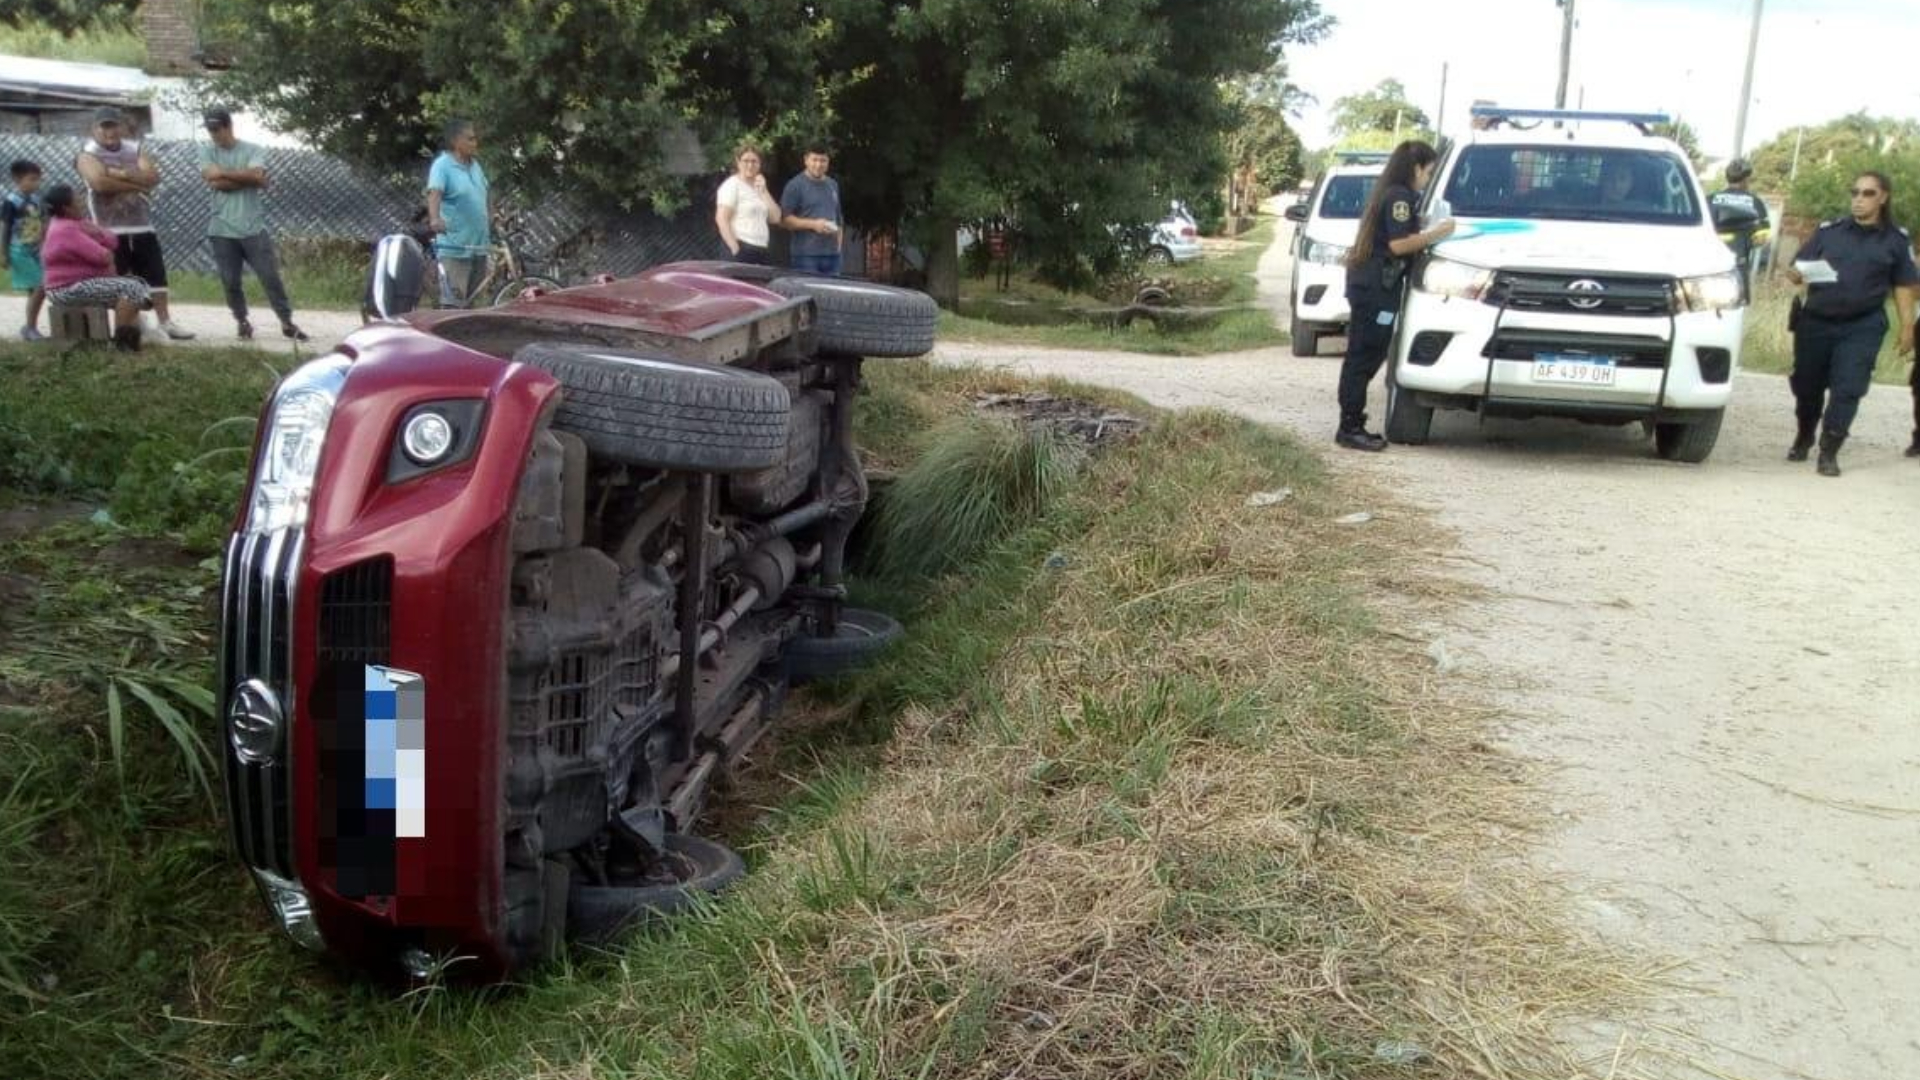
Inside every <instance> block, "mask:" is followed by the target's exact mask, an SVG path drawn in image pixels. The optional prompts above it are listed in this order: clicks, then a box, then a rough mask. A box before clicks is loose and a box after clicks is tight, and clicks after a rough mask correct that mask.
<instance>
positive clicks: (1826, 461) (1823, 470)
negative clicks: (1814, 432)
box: [1814, 431, 1847, 476]
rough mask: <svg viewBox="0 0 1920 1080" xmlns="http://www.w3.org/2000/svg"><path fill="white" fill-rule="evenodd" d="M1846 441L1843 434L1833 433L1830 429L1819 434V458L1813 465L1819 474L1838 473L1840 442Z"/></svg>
mask: <svg viewBox="0 0 1920 1080" xmlns="http://www.w3.org/2000/svg"><path fill="white" fill-rule="evenodd" d="M1846 441H1847V437H1846V436H1845V435H1835V434H1834V433H1833V432H1831V431H1825V432H1821V434H1820V460H1819V462H1818V463H1817V464H1815V465H1814V469H1815V471H1817V472H1819V474H1820V475H1821V476H1839V475H1840V444H1841V443H1844V442H1846Z"/></svg>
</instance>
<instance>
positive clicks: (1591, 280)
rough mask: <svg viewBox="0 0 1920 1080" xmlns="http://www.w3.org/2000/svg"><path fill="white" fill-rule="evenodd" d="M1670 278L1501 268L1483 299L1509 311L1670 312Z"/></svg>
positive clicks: (1672, 295) (1673, 289)
mask: <svg viewBox="0 0 1920 1080" xmlns="http://www.w3.org/2000/svg"><path fill="white" fill-rule="evenodd" d="M1678 294H1679V286H1678V285H1677V284H1676V283H1675V282H1674V280H1673V279H1672V278H1666V277H1649V276H1640V275H1631V274H1610V275H1595V274H1579V273H1568V272H1565V271H1541V272H1539V273H1520V272H1518V271H1512V270H1502V271H1500V272H1499V273H1497V274H1495V275H1494V277H1493V287H1492V288H1490V289H1488V290H1487V292H1486V295H1485V296H1484V297H1483V298H1482V299H1483V301H1484V302H1486V303H1489V304H1493V305H1495V306H1501V305H1504V306H1505V307H1507V308H1508V309H1509V310H1513V311H1541V312H1551V313H1554V314H1561V315H1643V316H1644V315H1670V314H1673V313H1674V312H1675V311H1676V310H1678V308H1677V306H1676V297H1677V296H1678Z"/></svg>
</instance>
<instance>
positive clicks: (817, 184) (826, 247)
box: [780, 143, 842, 274]
mask: <svg viewBox="0 0 1920 1080" xmlns="http://www.w3.org/2000/svg"><path fill="white" fill-rule="evenodd" d="M829 160H830V158H829V156H828V152H827V145H826V144H825V143H810V144H808V146H807V156H806V158H805V159H804V163H805V171H803V172H802V173H801V174H800V175H798V176H796V177H794V178H793V179H791V180H789V181H787V186H786V187H785V188H784V189H782V190H781V192H780V224H781V226H782V227H784V228H786V229H787V230H788V231H790V232H792V233H793V240H792V242H791V243H790V244H789V245H788V247H787V261H788V263H789V264H790V265H791V266H792V267H793V268H794V269H795V270H807V271H811V272H812V273H816V274H838V273H839V272H840V224H841V220H842V219H841V216H840V185H839V183H838V182H836V181H835V180H834V179H833V178H832V177H830V176H828V175H827V164H828V162H829Z"/></svg>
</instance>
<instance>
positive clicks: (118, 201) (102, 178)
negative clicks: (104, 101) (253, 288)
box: [74, 108, 193, 341]
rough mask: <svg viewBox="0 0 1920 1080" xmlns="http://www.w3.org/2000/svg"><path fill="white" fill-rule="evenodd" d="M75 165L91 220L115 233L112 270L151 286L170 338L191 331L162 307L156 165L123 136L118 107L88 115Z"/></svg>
mask: <svg viewBox="0 0 1920 1080" xmlns="http://www.w3.org/2000/svg"><path fill="white" fill-rule="evenodd" d="M74 167H75V168H76V169H78V170H79V171H80V179H82V180H84V181H86V184H87V208H88V210H89V211H90V213H89V216H90V217H92V218H93V221H94V224H96V225H99V226H100V227H101V228H103V229H106V230H107V231H109V232H111V233H113V234H114V236H116V237H118V238H119V245H118V247H116V248H115V250H114V253H113V270H114V273H116V274H120V275H122V276H126V277H137V278H139V279H140V280H142V281H144V282H146V283H147V285H148V286H149V287H150V288H151V289H152V290H153V313H154V314H155V315H156V316H158V317H159V319H160V328H161V329H162V330H165V331H166V333H167V336H168V337H170V338H172V339H174V340H175V341H184V340H186V339H188V338H190V337H192V336H193V335H192V334H191V333H189V332H188V331H187V330H185V329H184V328H182V327H180V326H178V325H175V323H174V321H173V317H172V315H171V313H169V312H168V310H167V261H166V258H165V256H163V255H162V254H161V252H160V235H159V234H158V233H156V232H154V231H153V189H154V188H156V187H158V186H159V185H160V170H159V169H158V168H157V167H156V166H155V165H154V163H153V159H152V158H151V157H149V156H148V155H147V152H146V151H145V150H143V149H141V148H140V144H139V143H138V142H136V141H134V140H132V139H128V138H125V137H124V134H123V131H122V124H121V120H120V110H118V109H111V108H108V109H101V110H100V111H99V112H97V113H95V114H94V117H93V138H91V139H89V140H88V141H87V145H86V146H85V147H84V148H83V149H82V150H81V151H80V156H79V157H78V158H77V159H75V161H74Z"/></svg>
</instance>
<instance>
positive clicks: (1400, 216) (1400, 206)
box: [1393, 199, 1413, 221]
mask: <svg viewBox="0 0 1920 1080" xmlns="http://www.w3.org/2000/svg"><path fill="white" fill-rule="evenodd" d="M1412 216H1413V207H1412V206H1411V205H1409V204H1408V203H1407V201H1406V200H1405V199H1395V200H1394V203H1393V220H1395V221H1405V220H1407V219H1408V218H1411V217H1412Z"/></svg>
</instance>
